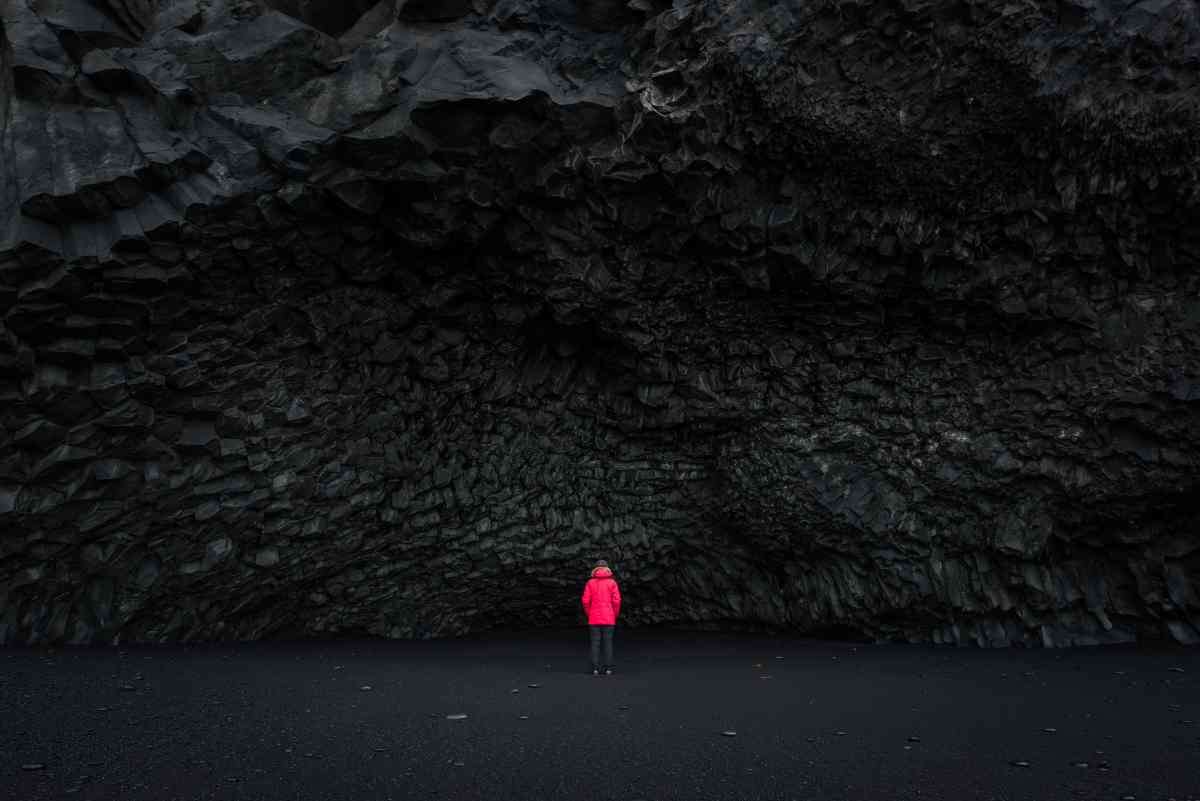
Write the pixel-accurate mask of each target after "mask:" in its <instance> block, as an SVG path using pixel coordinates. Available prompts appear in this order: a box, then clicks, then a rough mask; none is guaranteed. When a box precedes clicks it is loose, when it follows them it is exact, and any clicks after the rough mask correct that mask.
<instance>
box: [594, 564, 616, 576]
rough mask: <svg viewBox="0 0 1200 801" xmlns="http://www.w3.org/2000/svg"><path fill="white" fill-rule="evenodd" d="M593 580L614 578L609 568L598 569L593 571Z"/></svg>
mask: <svg viewBox="0 0 1200 801" xmlns="http://www.w3.org/2000/svg"><path fill="white" fill-rule="evenodd" d="M592 578H612V571H611V570H609V569H608V568H607V567H597V568H594V569H593V570H592Z"/></svg>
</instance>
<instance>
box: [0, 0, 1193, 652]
mask: <svg viewBox="0 0 1200 801" xmlns="http://www.w3.org/2000/svg"><path fill="white" fill-rule="evenodd" d="M0 12H2V14H0V18H2V21H3V23H2V24H3V27H2V29H0V82H2V83H0V642H73V643H88V642H112V641H117V640H190V639H218V638H256V637H264V636H272V635H310V634H316V633H321V632H338V631H341V632H369V633H373V634H378V635H383V636H389V637H425V636H436V635H447V634H456V633H462V632H467V631H472V630H479V629H485V628H488V627H494V626H536V625H542V624H561V623H565V622H571V621H574V620H575V619H576V615H577V610H576V605H577V604H576V600H577V595H578V591H579V588H580V586H581V581H582V578H583V577H584V576H585V573H586V568H587V567H588V566H589V560H591V559H593V558H595V557H598V556H604V557H606V558H608V559H609V560H610V561H612V562H613V563H614V564H615V565H616V567H617V570H618V575H619V577H620V578H621V580H622V587H623V591H624V593H625V595H626V597H627V603H626V608H625V612H626V618H627V620H628V621H629V622H631V623H635V624H637V623H651V622H664V621H693V622H705V623H714V622H722V621H742V622H751V623H759V624H770V625H779V626H784V627H788V628H793V629H800V630H807V631H829V630H834V629H839V630H846V629H849V630H854V631H857V632H861V633H864V634H866V635H869V636H872V637H876V638H880V639H902V640H912V641H930V640H932V641H935V642H959V643H977V644H980V645H1005V644H1045V645H1050V646H1060V645H1071V644H1086V643H1103V642H1118V641H1127V640H1132V639H1137V638H1163V637H1171V638H1174V639H1176V640H1179V641H1182V642H1196V641H1200V531H1198V530H1197V523H1196V520H1197V515H1198V513H1200V469H1198V468H1200V355H1198V354H1200V270H1198V269H1197V268H1198V265H1200V226H1197V225H1196V220H1197V214H1198V213H1200V176H1198V168H1200V140H1197V138H1196V136H1195V131H1196V129H1197V123H1198V122H1200V111H1198V108H1197V106H1198V101H1200V87H1198V86H1197V82H1198V81H1200V79H1198V78H1197V73H1196V71H1195V69H1194V66H1195V64H1196V63H1197V60H1198V59H1200V11H1198V9H1197V7H1196V5H1195V4H1194V3H1192V2H1190V0H1146V1H1145V2H1136V3H1132V4H1130V3H1123V2H1122V3H1118V2H1114V0H1060V1H1059V2H1053V3H1052V2H1048V0H1035V1H1033V2H1025V3H1017V2H1012V3H1006V2H982V1H981V0H954V1H953V2H933V1H932V0H872V1H871V2H866V1H865V0H864V1H862V2H833V1H832V0H812V1H806V2H800V0H790V1H789V2H777V3H760V2H755V0H698V1H697V2H690V3H686V2H675V3H674V4H673V5H671V4H669V3H667V2H664V1H663V0H632V2H629V3H628V4H626V3H624V2H616V1H615V0H577V1H576V2H572V0H460V1H459V2H426V0H407V2H405V0H382V2H378V3H369V2H363V1H362V0H337V2H332V1H330V0H157V1H156V0H0Z"/></svg>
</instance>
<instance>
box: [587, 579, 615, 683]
mask: <svg viewBox="0 0 1200 801" xmlns="http://www.w3.org/2000/svg"><path fill="white" fill-rule="evenodd" d="M612 575H613V574H612V570H611V569H610V568H609V566H608V562H606V561H604V560H603V559H601V560H600V561H599V562H597V563H596V566H595V567H594V568H592V575H591V578H589V579H588V582H587V584H586V585H584V588H583V611H584V614H586V615H587V621H588V628H589V629H590V630H591V634H592V675H593V676H599V675H600V671H601V670H603V671H604V675H606V676H611V675H612V673H613V668H614V667H615V665H614V664H613V629H614V628H616V624H617V617H618V616H619V615H620V614H621V588H620V587H618V586H617V581H616V579H614V578H613V577H612ZM601 644H603V645H604V661H603V662H601V661H600V646H601Z"/></svg>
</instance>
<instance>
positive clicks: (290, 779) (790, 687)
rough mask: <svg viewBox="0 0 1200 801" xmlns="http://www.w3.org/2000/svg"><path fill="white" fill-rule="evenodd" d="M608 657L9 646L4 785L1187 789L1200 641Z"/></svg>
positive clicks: (172, 793) (178, 792)
mask: <svg viewBox="0 0 1200 801" xmlns="http://www.w3.org/2000/svg"><path fill="white" fill-rule="evenodd" d="M617 660H618V673H617V675H614V676H612V677H601V678H594V677H592V676H591V675H590V673H589V672H588V669H587V664H586V631H584V630H582V629H580V630H575V631H568V632H547V633H535V634H503V635H492V636H484V637H473V638H468V639H460V640H441V641H431V642H396V641H372V640H353V641H349V640H341V641H329V642H264V643H247V644H222V645H194V646H182V645H172V646H161V647H156V646H144V645H142V646H126V647H121V648H87V649H85V648H66V647H60V648H54V649H48V648H8V649H5V650H3V651H0V727H2V728H0V754H2V764H0V798H2V799H5V800H6V801H7V800H8V799H13V800H14V801H18V800H19V801H25V800H26V799H27V800H28V801H37V800H39V799H59V798H63V799H95V800H96V801H100V800H101V799H103V800H107V799H114V800H115V799H120V801H151V800H153V801H167V800H168V799H256V800H257V799H264V800H275V799H278V800H280V801H282V800H284V799H287V800H288V801H304V800H307V799H314V800H315V799H345V800H346V801H351V800H354V801H366V800H367V799H414V798H415V799H438V798H445V799H504V800H505V801H508V800H510V799H511V800H512V801H539V800H540V799H564V800H566V799H574V800H577V801H635V800H636V799H646V800H647V801H650V800H658V801H667V800H669V799H680V800H681V801H683V800H686V801H704V800H705V799H747V800H749V799H771V800H772V801H774V800H776V799H779V800H782V799H820V801H838V800H839V799H846V800H847V801H851V800H853V801H867V800H868V799H870V800H871V801H875V800H876V799H878V800H879V801H884V800H886V799H923V800H927V801H932V800H933V799H955V801H966V800H967V799H1003V800H1004V801H1018V800H1021V799H1034V800H1036V801H1053V800H1054V799H1077V798H1078V799H1112V800H1113V801H1118V800H1119V799H1125V798H1130V797H1132V798H1135V799H1138V801H1150V800H1151V799H1161V800H1162V801H1165V800H1166V799H1170V798H1174V799H1178V800H1179V801H1182V800H1183V799H1196V798H1200V650H1197V649H1184V648H1178V647H1172V646H1166V645H1163V646H1136V647H1112V648H1102V649H1100V648H1096V649H1073V650H1061V651H1053V650H1011V649H1010V650H996V651H982V650H972V649H948V648H935V647H924V646H903V645H889V646H871V645H858V644H851V643H846V642H830V641H818V640H805V639H781V638H772V637H767V636H762V635H742V634H713V633H686V632H661V631H655V632H651V631H645V630H641V631H630V630H619V631H618V639H617ZM461 714H465V715H466V716H467V717H466V718H465V719H448V717H447V716H451V715H461ZM724 732H736V734H735V735H727V734H724Z"/></svg>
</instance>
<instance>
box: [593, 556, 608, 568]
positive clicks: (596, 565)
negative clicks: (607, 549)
mask: <svg viewBox="0 0 1200 801" xmlns="http://www.w3.org/2000/svg"><path fill="white" fill-rule="evenodd" d="M598 567H608V562H606V561H604V560H603V559H600V560H599V561H597V562H596V564H594V565H592V570H595V569H596V568H598Z"/></svg>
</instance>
